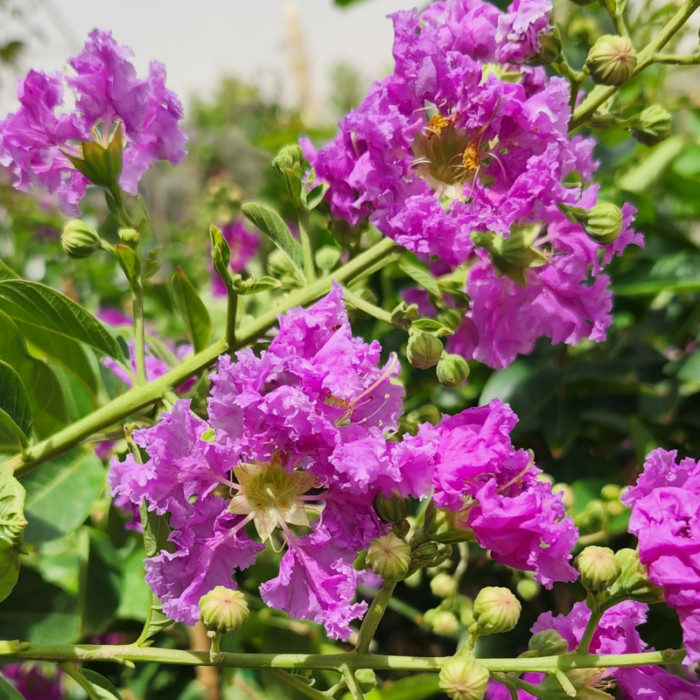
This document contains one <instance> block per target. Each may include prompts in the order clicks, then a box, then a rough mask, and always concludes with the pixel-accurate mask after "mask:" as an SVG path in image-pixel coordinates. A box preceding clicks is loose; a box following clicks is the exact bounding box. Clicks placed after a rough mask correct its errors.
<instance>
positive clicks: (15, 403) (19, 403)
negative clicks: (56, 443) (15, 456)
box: [0, 360, 32, 438]
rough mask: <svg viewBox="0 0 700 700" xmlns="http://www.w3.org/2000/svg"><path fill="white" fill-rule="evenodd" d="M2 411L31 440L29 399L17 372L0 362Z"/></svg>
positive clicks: (0, 403)
mask: <svg viewBox="0 0 700 700" xmlns="http://www.w3.org/2000/svg"><path fill="white" fill-rule="evenodd" d="M0 409H2V410H3V411H5V413H7V415H8V416H10V418H12V420H13V421H14V422H15V424H16V425H17V427H18V428H19V429H20V430H21V431H22V432H23V433H24V434H25V435H26V436H27V438H29V436H30V433H31V429H32V413H31V411H30V410H29V397H28V396H27V390H26V389H25V388H24V384H23V383H22V379H21V378H20V376H19V374H17V371H16V370H15V369H14V368H12V367H10V365H8V364H7V363H6V362H3V361H2V360H0Z"/></svg>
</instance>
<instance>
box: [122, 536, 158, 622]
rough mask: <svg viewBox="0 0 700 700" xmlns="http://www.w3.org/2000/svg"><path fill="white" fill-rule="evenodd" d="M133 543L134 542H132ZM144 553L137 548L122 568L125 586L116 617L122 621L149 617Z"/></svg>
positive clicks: (148, 593)
mask: <svg viewBox="0 0 700 700" xmlns="http://www.w3.org/2000/svg"><path fill="white" fill-rule="evenodd" d="M132 542H133V540H132ZM143 559H144V553H143V549H142V548H141V546H137V547H136V549H134V550H133V551H132V552H131V553H130V554H129V555H128V556H127V557H126V558H125V559H124V563H123V566H122V569H123V571H124V584H123V586H122V590H121V600H120V602H119V609H118V610H117V612H116V617H118V618H119V619H121V620H139V621H141V622H143V621H144V620H145V619H146V618H147V617H148V610H149V608H150V605H151V602H150V601H151V599H150V591H149V589H148V586H147V585H146V572H145V570H144V565H143Z"/></svg>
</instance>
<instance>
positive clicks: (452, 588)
mask: <svg viewBox="0 0 700 700" xmlns="http://www.w3.org/2000/svg"><path fill="white" fill-rule="evenodd" d="M430 590H431V591H432V592H433V595H434V596H437V597H438V598H449V597H450V596H453V595H455V593H457V581H455V580H454V578H453V577H452V576H450V575H449V574H446V573H445V572H444V571H441V572H440V573H439V574H437V575H436V576H435V578H433V580H432V581H431V582H430Z"/></svg>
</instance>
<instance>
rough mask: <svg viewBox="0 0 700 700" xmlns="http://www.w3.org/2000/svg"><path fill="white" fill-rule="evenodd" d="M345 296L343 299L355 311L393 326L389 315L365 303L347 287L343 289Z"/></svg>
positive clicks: (369, 303) (367, 302) (374, 305)
mask: <svg viewBox="0 0 700 700" xmlns="http://www.w3.org/2000/svg"><path fill="white" fill-rule="evenodd" d="M343 293H344V294H345V299H346V300H347V301H349V302H350V303H351V304H352V305H353V306H354V307H355V308H356V309H359V310H360V311H364V312H365V313H366V314H367V315H368V316H374V318H376V319H377V320H379V321H383V322H384V323H387V324H389V325H390V326H392V325H394V324H393V323H392V322H391V314H390V313H389V312H388V311H384V309H381V308H379V307H378V306H377V305H376V304H372V303H371V302H369V301H365V300H364V299H363V298H362V297H360V296H358V295H357V294H355V293H354V292H351V291H350V290H349V289H348V288H347V287H345V288H344V289H343Z"/></svg>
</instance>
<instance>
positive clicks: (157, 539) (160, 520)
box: [141, 503, 175, 557]
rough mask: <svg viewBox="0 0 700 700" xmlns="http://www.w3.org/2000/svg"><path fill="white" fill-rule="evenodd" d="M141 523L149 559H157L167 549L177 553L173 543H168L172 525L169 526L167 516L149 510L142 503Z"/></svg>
mask: <svg viewBox="0 0 700 700" xmlns="http://www.w3.org/2000/svg"><path fill="white" fill-rule="evenodd" d="M141 522H142V524H143V544H144V547H145V549H146V556H147V557H155V556H156V554H158V552H160V551H161V550H162V549H167V550H168V551H169V552H173V551H175V550H174V548H173V543H172V542H168V537H169V535H170V525H168V518H167V516H165V515H158V513H156V512H155V511H152V510H148V508H147V507H146V504H145V503H141Z"/></svg>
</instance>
